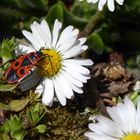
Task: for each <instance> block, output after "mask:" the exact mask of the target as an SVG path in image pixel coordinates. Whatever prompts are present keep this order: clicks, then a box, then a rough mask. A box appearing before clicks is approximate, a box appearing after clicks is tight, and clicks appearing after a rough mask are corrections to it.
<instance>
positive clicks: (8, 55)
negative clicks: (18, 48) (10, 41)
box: [0, 48, 13, 64]
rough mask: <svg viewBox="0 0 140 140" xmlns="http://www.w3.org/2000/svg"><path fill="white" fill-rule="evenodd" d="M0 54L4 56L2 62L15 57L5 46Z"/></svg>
mask: <svg viewBox="0 0 140 140" xmlns="http://www.w3.org/2000/svg"><path fill="white" fill-rule="evenodd" d="M0 56H1V58H2V60H3V61H2V62H3V63H2V64H4V63H6V62H8V61H9V60H11V59H12V58H13V56H12V54H11V52H10V51H9V50H8V49H7V48H3V49H1V50H0Z"/></svg>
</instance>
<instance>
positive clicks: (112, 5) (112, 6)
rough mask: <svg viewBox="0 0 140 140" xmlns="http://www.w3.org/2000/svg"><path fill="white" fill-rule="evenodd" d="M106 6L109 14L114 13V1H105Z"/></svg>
mask: <svg viewBox="0 0 140 140" xmlns="http://www.w3.org/2000/svg"><path fill="white" fill-rule="evenodd" d="M107 5H108V9H109V10H110V11H111V12H114V10H115V5H114V0H107Z"/></svg>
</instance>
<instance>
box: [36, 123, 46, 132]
mask: <svg viewBox="0 0 140 140" xmlns="http://www.w3.org/2000/svg"><path fill="white" fill-rule="evenodd" d="M46 128H47V127H46V125H45V124H40V125H38V126H37V127H36V129H37V130H38V132H39V133H44V132H45V131H46Z"/></svg>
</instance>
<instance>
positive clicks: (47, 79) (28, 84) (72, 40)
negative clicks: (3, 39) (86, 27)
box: [19, 19, 93, 106]
mask: <svg viewBox="0 0 140 140" xmlns="http://www.w3.org/2000/svg"><path fill="white" fill-rule="evenodd" d="M30 28H31V31H32V32H29V31H25V30H23V31H22V33H23V35H24V36H25V37H26V38H27V39H28V40H29V41H30V45H29V46H25V45H22V44H21V45H19V50H22V51H23V52H26V53H29V52H33V51H41V52H42V53H43V59H41V61H40V62H38V63H37V67H36V68H34V70H33V73H32V74H31V75H30V76H28V77H27V78H26V79H24V80H23V81H22V82H21V84H20V86H19V88H20V89H21V90H22V91H26V90H28V89H31V88H32V87H33V86H35V85H36V83H38V86H37V87H36V90H35V92H36V93H38V94H39V95H42V102H43V103H44V104H46V105H49V106H51V105H52V103H53V99H54V97H55V95H56V97H57V98H58V100H59V102H60V103H61V104H62V105H63V106H64V105H66V99H67V98H68V99H72V98H73V97H74V92H77V93H79V94H81V93H83V90H82V87H83V83H86V82H87V80H88V79H90V71H89V70H88V69H87V68H85V66H91V65H92V64H93V62H92V61H91V60H90V59H80V58H77V57H76V56H77V55H79V54H80V53H82V52H84V51H85V50H87V48H88V47H87V46H86V45H84V43H85V41H86V38H79V39H78V38H77V37H78V33H79V30H78V29H74V27H73V26H68V27H66V28H65V29H64V30H62V31H60V30H61V28H62V23H61V22H59V21H58V20H57V19H56V20H55V22H54V26H53V28H52V32H51V29H50V28H49V26H48V23H47V22H46V21H45V20H42V21H41V23H40V24H39V23H37V22H33V24H31V26H30ZM74 57H76V58H74Z"/></svg>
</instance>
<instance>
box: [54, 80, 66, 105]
mask: <svg viewBox="0 0 140 140" xmlns="http://www.w3.org/2000/svg"><path fill="white" fill-rule="evenodd" d="M59 82H60V81H58V79H53V83H54V88H55V93H56V96H57V98H58V100H59V101H60V103H61V105H63V106H65V105H66V97H65V95H64V94H62V89H60V87H59Z"/></svg>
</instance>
